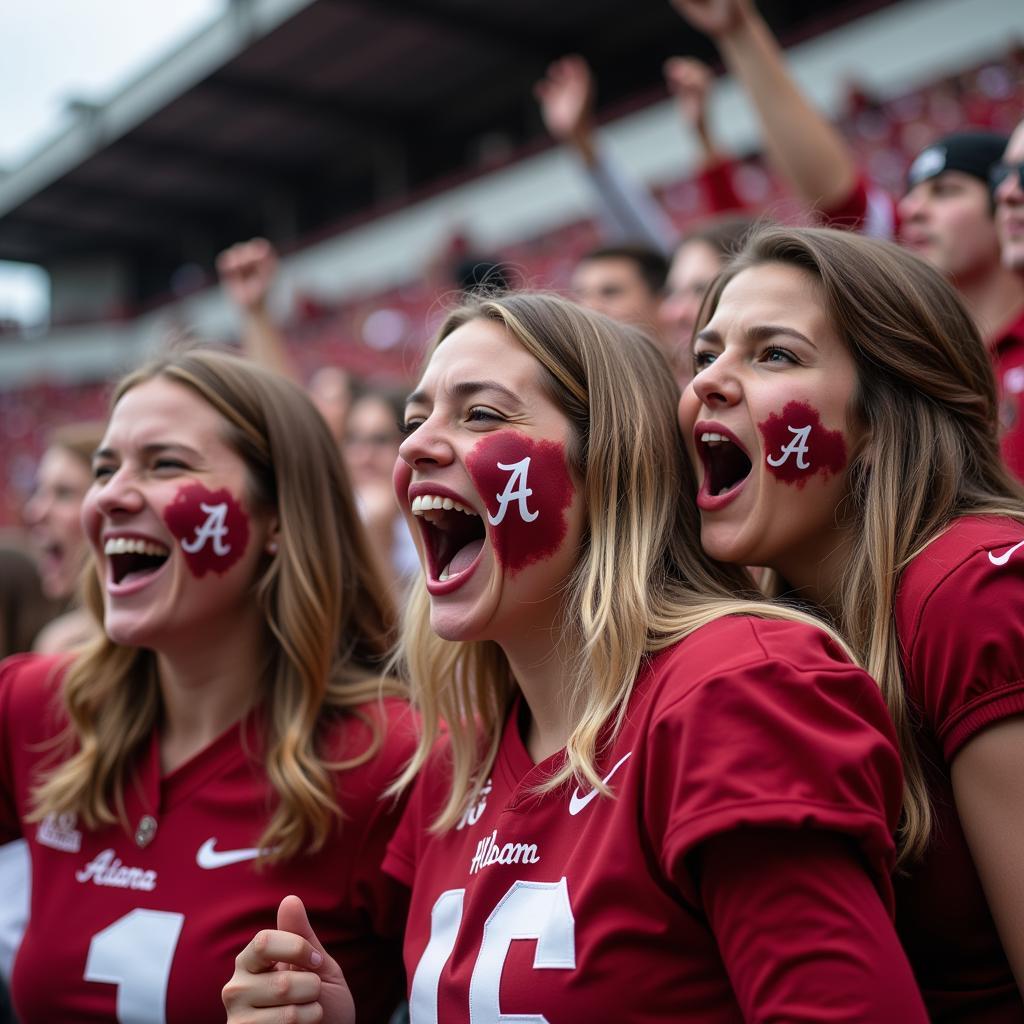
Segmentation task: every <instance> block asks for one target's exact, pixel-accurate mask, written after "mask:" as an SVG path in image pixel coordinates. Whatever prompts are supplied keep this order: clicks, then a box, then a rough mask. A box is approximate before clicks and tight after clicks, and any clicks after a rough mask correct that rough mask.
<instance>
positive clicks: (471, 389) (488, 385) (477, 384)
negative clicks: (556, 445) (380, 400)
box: [405, 380, 523, 408]
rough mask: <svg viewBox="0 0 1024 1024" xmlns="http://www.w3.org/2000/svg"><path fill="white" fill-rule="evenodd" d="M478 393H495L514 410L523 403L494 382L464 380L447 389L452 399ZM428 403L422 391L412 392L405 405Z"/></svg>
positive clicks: (515, 395) (512, 393)
mask: <svg viewBox="0 0 1024 1024" xmlns="http://www.w3.org/2000/svg"><path fill="white" fill-rule="evenodd" d="M480 391H496V392H497V393H498V394H499V395H501V396H502V397H503V398H504V399H505V400H506V401H508V402H511V403H513V404H514V405H515V406H516V408H519V407H520V406H521V405H522V404H523V403H522V400H521V399H520V398H519V396H518V395H517V394H516V393H515V392H514V391H510V390H509V389H508V388H507V387H505V385H504V384H499V383H498V382H497V381H496V380H464V381H460V382H459V383H458V384H453V385H452V386H451V387H450V388H448V393H449V394H450V395H451V396H452V397H453V398H463V399H464V398H469V397H471V396H472V395H475V394H477V393H478V392H480ZM428 402H429V398H428V396H427V393H426V391H423V390H422V389H421V390H419V391H414V392H413V393H412V394H411V395H410V396H409V397H408V398H407V399H406V400H405V404H406V405H419V404H421V403H422V404H426V403H428Z"/></svg>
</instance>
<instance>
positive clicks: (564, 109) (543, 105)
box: [533, 54, 676, 255]
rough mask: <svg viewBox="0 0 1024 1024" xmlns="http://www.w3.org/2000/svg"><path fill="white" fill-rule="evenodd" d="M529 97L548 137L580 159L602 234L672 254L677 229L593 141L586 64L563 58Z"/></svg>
mask: <svg viewBox="0 0 1024 1024" xmlns="http://www.w3.org/2000/svg"><path fill="white" fill-rule="evenodd" d="M533 92H534V96H535V97H536V98H537V102H538V103H539V104H540V112H541V117H542V118H543V119H544V124H545V126H546V127H547V130H548V131H549V132H550V133H551V136H552V138H554V139H557V140H558V141H559V142H561V143H563V144H564V145H566V146H568V147H569V148H570V149H571V150H572V151H573V152H574V153H575V154H576V156H577V157H578V158H579V160H580V163H581V164H582V167H583V171H584V173H585V174H586V176H587V180H588V182H589V184H590V187H591V189H592V190H593V191H594V193H595V195H596V197H597V200H598V204H599V208H598V215H599V217H600V219H601V221H602V223H603V224H604V226H605V231H606V233H607V234H608V235H609V236H611V237H612V238H614V239H616V240H618V241H623V242H642V243H645V244H647V245H650V246H652V247H654V248H656V249H658V250H659V251H660V252H663V253H664V254H665V255H669V254H671V252H672V250H673V249H674V247H675V243H676V230H675V227H674V226H673V224H672V222H671V220H670V219H669V217H668V215H667V214H666V213H665V211H664V210H662V209H661V207H660V206H659V205H658V203H657V202H656V201H655V200H654V199H653V197H652V196H651V194H650V192H648V191H647V189H646V188H644V187H643V186H641V185H640V184H638V183H637V182H636V181H634V180H633V179H632V178H630V177H629V175H628V174H627V173H626V172H625V171H624V170H623V169H622V167H620V166H619V165H618V163H617V162H616V161H615V160H614V159H613V158H612V157H611V156H610V155H609V153H608V151H607V149H605V148H603V147H601V146H600V144H599V142H598V140H597V135H596V131H595V118H594V94H595V89H594V76H593V75H592V74H591V71H590V67H589V66H588V65H587V62H586V61H585V60H584V59H583V58H582V57H580V56H578V55H576V54H572V55H570V56H567V57H562V58H561V59H560V60H557V61H555V62H554V63H553V64H552V65H551V66H550V67H549V68H548V70H547V74H546V75H545V76H544V78H542V79H541V80H540V81H539V82H538V83H537V84H536V85H535V86H534V90H533Z"/></svg>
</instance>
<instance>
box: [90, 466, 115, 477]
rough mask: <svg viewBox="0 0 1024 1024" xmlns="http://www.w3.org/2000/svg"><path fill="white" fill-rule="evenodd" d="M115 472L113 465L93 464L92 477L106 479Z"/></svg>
mask: <svg viewBox="0 0 1024 1024" xmlns="http://www.w3.org/2000/svg"><path fill="white" fill-rule="evenodd" d="M113 472H114V467H113V466H93V467H92V478H93V480H105V479H106V478H107V477H108V476H111V475H112V474H113Z"/></svg>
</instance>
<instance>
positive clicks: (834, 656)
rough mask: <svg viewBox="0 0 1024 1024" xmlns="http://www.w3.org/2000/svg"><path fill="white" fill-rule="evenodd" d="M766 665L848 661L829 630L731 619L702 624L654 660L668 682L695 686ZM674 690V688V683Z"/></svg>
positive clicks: (657, 673) (777, 621) (658, 672)
mask: <svg viewBox="0 0 1024 1024" xmlns="http://www.w3.org/2000/svg"><path fill="white" fill-rule="evenodd" d="M764 661H784V662H786V663H788V664H791V665H794V666H807V667H808V668H810V667H816V666H817V667H820V666H821V665H822V664H823V663H824V662H837V663H839V662H846V658H845V657H844V656H843V654H842V653H841V652H840V651H838V650H837V649H836V648H834V647H833V646H832V643H831V640H830V639H829V636H828V634H827V633H826V632H825V631H824V629H817V628H816V627H814V626H811V625H807V624H805V623H803V622H792V621H789V620H786V619H763V618H758V617H757V616H753V615H728V616H723V617H722V618H720V619H716V620H715V621H714V622H710V623H708V624H707V625H706V626H702V627H701V628H700V629H698V630H696V631H695V632H694V633H691V634H690V636H688V637H686V639H685V640H682V641H681V642H680V643H678V644H676V645H675V646H674V647H671V648H669V649H668V650H666V651H664V652H662V653H661V654H660V655H659V656H658V657H657V658H655V659H654V661H653V662H652V666H651V671H652V673H653V674H654V675H655V676H662V677H665V678H666V681H667V682H668V680H671V679H672V678H675V677H678V678H679V679H680V681H681V682H682V681H685V685H686V686H688V687H689V686H692V685H693V684H694V683H696V682H699V681H700V680H702V679H707V678H711V677H713V676H723V675H729V674H730V672H738V671H740V670H742V669H743V668H745V667H747V666H749V665H752V664H757V663H760V662H764ZM667 689H668V690H672V689H673V687H672V684H671V682H668V686H667Z"/></svg>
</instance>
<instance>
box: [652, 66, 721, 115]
mask: <svg viewBox="0 0 1024 1024" xmlns="http://www.w3.org/2000/svg"><path fill="white" fill-rule="evenodd" d="M662 70H663V72H664V74H665V84H666V85H667V86H668V88H669V92H671V93H672V95H673V96H675V98H676V104H677V106H678V107H679V112H680V114H681V115H682V117H683V120H684V121H685V122H686V123H687V124H688V125H689V126H690V127H691V128H693V130H694V131H697V132H703V131H705V130H706V128H707V106H708V93H709V92H710V91H711V83H712V82H713V81H714V77H715V76H714V74H713V72H712V71H711V68H709V67H708V66H707V64H705V63H704V62H703V61H699V60H697V59H695V58H694V57H669V59H668V60H667V61H665V65H664V68H663V69H662Z"/></svg>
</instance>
